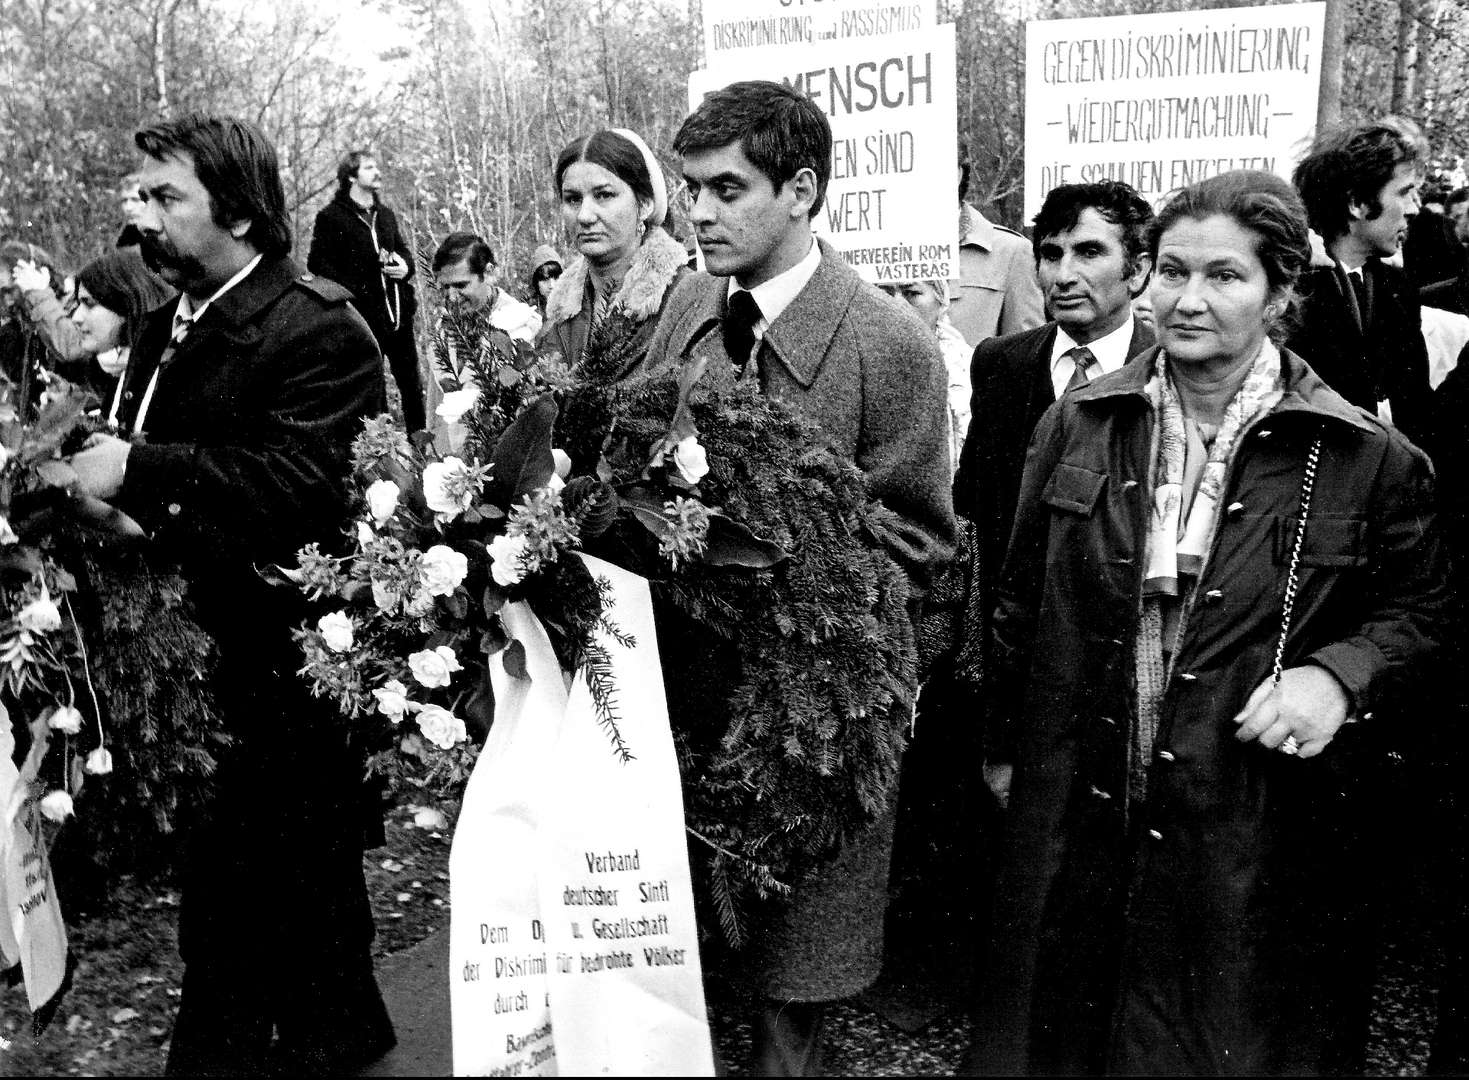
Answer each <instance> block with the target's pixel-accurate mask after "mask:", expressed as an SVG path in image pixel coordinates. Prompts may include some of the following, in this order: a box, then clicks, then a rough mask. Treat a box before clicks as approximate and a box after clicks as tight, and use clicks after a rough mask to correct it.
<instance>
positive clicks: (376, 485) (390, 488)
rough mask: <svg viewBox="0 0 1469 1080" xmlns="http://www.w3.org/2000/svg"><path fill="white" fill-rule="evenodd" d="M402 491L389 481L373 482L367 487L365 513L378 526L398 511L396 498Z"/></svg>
mask: <svg viewBox="0 0 1469 1080" xmlns="http://www.w3.org/2000/svg"><path fill="white" fill-rule="evenodd" d="M400 494H402V489H400V488H399V487H398V485H397V484H395V483H393V482H392V481H391V480H374V481H373V482H372V483H371V484H369V485H368V486H367V511H368V513H370V514H371V515H372V520H373V521H376V522H377V523H378V524H379V525H381V524H383V523H384V522H386V521H387V520H388V518H390V517H392V516H393V512H394V511H395V510H397V509H398V496H399V495H400Z"/></svg>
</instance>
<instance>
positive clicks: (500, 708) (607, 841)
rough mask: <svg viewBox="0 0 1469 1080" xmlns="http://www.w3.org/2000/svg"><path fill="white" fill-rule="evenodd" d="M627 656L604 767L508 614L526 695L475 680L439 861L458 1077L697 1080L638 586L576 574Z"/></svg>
mask: <svg viewBox="0 0 1469 1080" xmlns="http://www.w3.org/2000/svg"><path fill="white" fill-rule="evenodd" d="M581 558H583V559H584V560H585V562H586V563H587V567H588V569H589V570H590V571H591V572H592V574H593V575H595V576H597V577H605V578H607V579H608V580H609V581H610V582H611V583H612V587H613V605H612V609H611V618H612V620H613V621H614V622H615V623H616V624H617V627H618V629H619V630H620V631H621V632H622V633H623V634H625V635H628V636H630V637H631V638H632V639H633V641H634V642H635V644H634V646H633V647H631V648H624V647H623V646H621V645H619V644H618V643H617V642H616V641H614V640H612V639H611V638H609V637H606V636H603V637H602V638H600V640H601V641H602V644H603V645H605V646H606V647H607V649H608V652H609V654H610V655H611V659H612V668H613V679H614V686H615V689H616V716H617V726H618V728H619V730H620V731H621V733H622V736H623V738H624V739H625V741H626V743H627V746H628V748H629V750H630V751H631V753H632V754H633V755H634V757H633V759H632V760H631V761H627V762H623V761H621V760H619V759H618V758H617V757H616V756H615V755H614V753H613V749H612V746H611V744H610V742H609V741H608V737H607V735H606V733H605V732H604V730H603V728H602V727H601V726H600V724H599V723H598V719H597V714H596V710H595V709H594V707H593V705H592V701H591V695H590V692H589V691H588V689H587V686H586V683H585V681H584V680H582V679H581V678H580V677H578V678H577V680H576V681H575V682H573V683H572V685H571V687H570V691H569V693H568V688H567V685H566V682H565V680H564V677H563V675H562V673H561V670H560V668H559V667H558V666H557V663H556V658H555V656H554V654H553V653H552V651H551V644H550V641H549V639H548V638H547V637H546V633H545V630H544V629H543V628H542V626H541V624H540V622H539V621H538V620H537V619H536V618H535V616H534V614H533V613H532V612H531V611H530V609H529V607H527V606H526V605H525V604H524V603H523V602H521V603H516V604H510V605H507V607H506V608H504V609H503V611H502V613H501V614H502V618H503V620H504V622H505V628H506V631H507V633H509V634H510V635H511V636H512V637H513V638H514V639H515V640H516V641H519V642H520V643H521V644H522V645H523V646H524V647H525V651H526V667H527V670H528V672H529V675H530V678H529V679H517V678H512V677H511V676H510V675H509V674H507V673H506V671H505V670H504V667H503V664H502V663H501V662H500V661H499V660H496V661H495V662H494V663H492V665H491V674H492V682H493V685H494V691H495V719H494V723H493V725H492V727H491V729H490V736H489V739H488V740H487V742H486V744H485V748H484V751H483V752H482V753H481V755H480V758H479V761H478V762H477V763H476V766H475V770H474V774H473V775H472V776H471V777H470V780H469V784H468V786H467V787H466V789H465V793H464V806H463V809H462V810H461V812H460V815H459V823H458V826H457V828H456V829H455V833H454V846H453V849H452V851H451V853H450V858H449V889H450V898H451V905H452V907H451V910H452V916H451V920H450V927H449V973H448V974H449V979H450V988H451V990H450V1002H451V1010H452V1016H453V1040H454V1072H455V1075H458V1076H552V1075H558V1074H559V1075H569V1076H593V1075H609V1076H712V1075H714V1058H713V1050H712V1044H711V1042H710V1038H709V1026H708V1017H707V1013H706V1010H705V1005H704V992H703V975H702V971H701V967H700V963H699V942H698V931H697V928H696V926H695V922H694V900H693V888H692V884H691V881H690V876H689V861H688V846H687V841H686V836H685V833H684V818H683V792H682V787H681V786H680V781H679V773H678V760H677V757H676V754H675V751H674V746H673V737H672V733H671V731H670V729H669V725H668V706H667V702H666V701H665V699H664V694H663V678H662V672H661V669H660V667H659V661H658V642H657V636H656V631H655V628H654V625H653V608H652V599H651V596H650V595H649V592H648V583H647V581H646V580H645V579H643V578H640V577H638V576H636V575H634V574H630V573H628V572H627V571H625V570H621V569H619V568H618V567H615V566H612V565H611V564H609V563H605V562H602V561H600V560H597V559H593V558H591V557H589V556H581Z"/></svg>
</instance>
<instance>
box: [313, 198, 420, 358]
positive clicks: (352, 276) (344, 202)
mask: <svg viewBox="0 0 1469 1080" xmlns="http://www.w3.org/2000/svg"><path fill="white" fill-rule="evenodd" d="M379 249H382V250H386V251H391V252H393V253H394V254H396V255H399V256H401V257H402V259H403V261H404V262H406V263H407V264H408V276H407V277H406V278H404V279H403V280H402V281H394V280H393V279H391V278H389V277H386V276H384V274H383V272H382V261H381V259H380V258H379V256H378V251H379ZM306 269H308V270H310V271H311V272H312V273H313V274H320V275H321V276H322V277H324V278H330V279H331V280H332V281H335V282H336V283H337V284H338V285H341V286H342V287H343V288H345V289H346V290H347V291H348V292H350V293H351V294H352V302H353V304H354V305H355V306H356V307H357V310H358V311H359V312H361V314H362V317H363V318H364V319H366V320H367V325H368V326H369V327H371V328H372V335H373V337H375V338H377V340H378V343H379V344H380V345H381V344H382V343H383V342H385V341H386V340H387V337H388V335H389V334H390V333H392V332H393V331H394V330H396V329H399V328H400V327H405V326H406V327H412V325H413V313H414V312H415V311H416V310H417V302H416V301H415V299H414V296H413V275H414V274H415V273H416V272H417V267H416V266H415V265H414V257H413V250H412V249H411V248H410V247H409V246H408V243H407V241H406V240H404V239H403V234H402V233H401V232H400V231H399V229H398V218H397V215H395V214H394V213H393V211H392V210H390V209H389V208H388V207H386V206H384V205H383V204H382V203H381V202H374V203H373V206H372V209H371V210H363V209H362V208H361V207H360V206H358V205H357V204H356V203H354V202H353V201H352V199H351V197H350V196H349V195H347V194H346V193H345V192H339V193H338V194H337V197H336V198H334V199H333V200H332V201H331V202H329V203H327V204H326V206H324V207H322V209H321V212H320V213H318V214H317V215H316V227H315V228H314V229H313V230H312V233H311V252H310V254H309V255H307V256H306ZM394 316H396V318H395V317H394Z"/></svg>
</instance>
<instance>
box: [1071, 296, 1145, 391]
mask: <svg viewBox="0 0 1469 1080" xmlns="http://www.w3.org/2000/svg"><path fill="white" fill-rule="evenodd" d="M1131 347H1132V316H1131V315H1128V316H1127V318H1126V319H1125V320H1123V323H1122V325H1121V326H1119V327H1118V328H1117V329H1116V330H1113V331H1112V332H1111V333H1110V334H1107V335H1105V336H1103V337H1099V338H1097V340H1096V341H1093V342H1089V343H1088V344H1087V345H1086V348H1088V349H1090V350H1091V351H1092V356H1093V358H1094V359H1093V361H1092V363H1091V365H1090V366H1088V367H1087V369H1086V377H1087V379H1088V381H1090V380H1092V379H1096V378H1099V377H1101V376H1103V375H1108V374H1111V373H1112V372H1114V371H1116V370H1117V369H1118V368H1120V367H1121V366H1122V365H1123V364H1125V363H1127V361H1128V360H1130V359H1131V357H1129V356H1128V355H1127V350H1128V349H1130V348H1131ZM1075 348H1079V346H1078V345H1077V344H1076V342H1075V341H1073V340H1072V338H1071V335H1070V334H1068V333H1067V332H1066V331H1065V330H1063V329H1061V328H1060V327H1059V326H1058V327H1056V344H1055V345H1053V346H1051V390H1052V391H1053V392H1054V393H1055V395H1056V396H1057V397H1058V398H1059V397H1060V396H1061V395H1062V394H1063V393H1064V392H1065V391H1066V384H1067V383H1069V382H1070V381H1071V373H1072V372H1073V371H1075V370H1076V365H1075V364H1074V363H1072V361H1071V358H1070V357H1069V356H1067V355H1066V354H1067V353H1068V352H1070V351H1071V350H1072V349H1075Z"/></svg>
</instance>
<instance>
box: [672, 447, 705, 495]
mask: <svg viewBox="0 0 1469 1080" xmlns="http://www.w3.org/2000/svg"><path fill="white" fill-rule="evenodd" d="M673 464H674V467H675V468H676V469H678V472H679V475H680V476H682V477H683V478H684V479H685V480H686V481H688V482H689V483H690V484H697V483H698V482H699V481H700V480H702V479H704V477H705V475H706V474H707V473H708V472H709V455H708V454H706V453H705V452H704V448H703V447H702V446H700V445H699V436H697V435H690V436H689V437H688V438H687V439H682V440H680V441H679V444H678V445H677V446H675V447H674V448H673Z"/></svg>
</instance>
